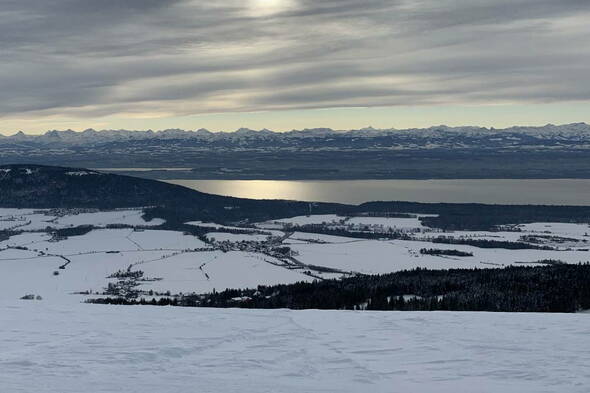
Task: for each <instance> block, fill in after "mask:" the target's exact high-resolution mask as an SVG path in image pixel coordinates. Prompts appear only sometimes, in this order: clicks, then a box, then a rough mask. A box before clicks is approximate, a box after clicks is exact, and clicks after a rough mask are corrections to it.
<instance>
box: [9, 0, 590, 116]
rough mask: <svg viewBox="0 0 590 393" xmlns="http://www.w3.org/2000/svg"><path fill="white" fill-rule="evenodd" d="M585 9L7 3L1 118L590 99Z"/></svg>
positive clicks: (487, 0) (516, 3) (415, 3)
mask: <svg viewBox="0 0 590 393" xmlns="http://www.w3.org/2000/svg"><path fill="white" fill-rule="evenodd" d="M589 20H590V1H588V0H408V1H406V0H390V1H386V0H366V1H359V0H340V1H336V0H321V1H318V0H236V1H234V0H229V1H227V0H224V1H203V0H198V1H188V0H186V1H185V0H168V1H166V0H125V1H120V0H101V1H80V0H52V1H47V0H3V1H2V6H1V7H0V50H1V57H0V86H1V87H2V88H1V89H0V115H2V116H16V115H18V116H52V115H67V116H73V117H82V118H95V117H97V116H106V115H122V116H138V117H150V116H154V117H157V116H184V115H189V114H197V113H211V112H235V111H259V110H275V109H303V108H330V107H347V106H387V105H401V104H404V105H407V104H410V105H429V104H456V103H459V104H463V103H536V102H564V101H573V100H590V78H589V77H588V72H589V69H590V67H589V65H590V24H589V23H588V21H589Z"/></svg>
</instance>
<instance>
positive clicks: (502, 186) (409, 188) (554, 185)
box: [163, 179, 590, 205]
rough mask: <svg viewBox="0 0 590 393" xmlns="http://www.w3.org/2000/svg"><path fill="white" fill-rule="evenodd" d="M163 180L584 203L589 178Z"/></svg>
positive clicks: (213, 187) (303, 194)
mask: <svg viewBox="0 0 590 393" xmlns="http://www.w3.org/2000/svg"><path fill="white" fill-rule="evenodd" d="M163 181H166V182H169V183H173V184H180V185H182V186H185V187H189V188H192V189H195V190H199V191H203V192H207V193H211V194H219V195H229V196H235V197H240V198H254V199H292V200H299V201H317V202H340V203H351V204H358V203H363V202H368V201H378V200H381V201H411V202H455V203H469V202H473V203H496V204H550V205H590V179H525V180H523V179H459V180H325V181H298V180H294V181H291V180H163Z"/></svg>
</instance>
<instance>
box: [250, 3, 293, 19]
mask: <svg viewBox="0 0 590 393" xmlns="http://www.w3.org/2000/svg"><path fill="white" fill-rule="evenodd" d="M247 1H248V14H249V15H250V16H252V17H265V16H270V15H274V14H278V13H281V12H285V11H289V10H292V9H295V7H296V5H297V3H296V1H295V0H247Z"/></svg>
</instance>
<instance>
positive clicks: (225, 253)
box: [0, 209, 590, 303]
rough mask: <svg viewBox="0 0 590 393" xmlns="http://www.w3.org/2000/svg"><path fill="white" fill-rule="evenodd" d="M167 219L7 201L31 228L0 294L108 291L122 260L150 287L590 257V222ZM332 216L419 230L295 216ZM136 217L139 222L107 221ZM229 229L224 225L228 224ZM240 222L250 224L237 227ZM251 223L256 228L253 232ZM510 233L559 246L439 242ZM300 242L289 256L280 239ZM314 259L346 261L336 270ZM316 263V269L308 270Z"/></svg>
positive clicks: (1, 258)
mask: <svg viewBox="0 0 590 393" xmlns="http://www.w3.org/2000/svg"><path fill="white" fill-rule="evenodd" d="M159 223H162V220H157V219H156V220H152V221H150V222H146V221H145V220H144V219H143V218H142V211H141V209H127V210H114V211H86V210H73V211H64V210H31V209H0V230H12V231H17V232H18V231H21V232H20V233H17V234H13V235H12V236H11V237H10V238H9V239H4V240H1V241H0V300H2V299H5V300H8V299H18V298H20V297H21V296H24V295H26V294H35V295H40V296H42V297H43V299H44V300H45V301H54V302H68V303H76V302H79V301H81V300H83V299H84V298H85V295H81V294H76V295H73V294H72V293H74V292H89V293H91V294H92V296H96V293H97V292H98V293H101V292H104V289H105V288H106V287H107V285H108V284H109V282H114V281H116V279H114V278H108V276H110V275H112V274H113V273H115V272H117V271H119V270H127V269H130V270H131V271H136V270H141V271H143V272H144V278H147V279H148V280H145V281H141V282H140V286H139V289H140V290H143V291H150V290H152V291H154V292H159V293H162V292H168V291H169V292H170V293H172V294H176V293H179V292H182V293H187V292H197V293H204V292H210V291H213V290H217V291H221V290H224V289H227V288H246V287H250V288H251V287H256V286H257V285H272V284H280V283H293V282H297V281H310V280H313V279H315V278H317V277H323V278H335V277H340V276H342V275H343V274H350V273H365V274H381V273H390V272H395V271H400V270H405V269H413V268H416V267H423V268H433V269H447V268H472V267H478V268H490V267H501V266H507V265H510V264H531V263H535V262H538V261H539V260H560V261H563V262H567V263H579V262H587V261H590V251H587V250H588V248H589V246H588V243H589V240H590V237H589V236H588V229H589V227H588V225H587V224H567V223H534V224H523V225H518V226H517V228H518V230H519V231H498V232H481V231H480V232H471V231H457V232H445V233H441V232H440V231H438V230H432V229H430V228H427V227H425V226H423V225H422V224H421V223H420V221H419V218H417V217H416V218H397V217H339V216H336V215H321V216H309V217H308V216H301V217H294V218H289V219H284V220H275V221H273V222H267V223H260V224H258V228H272V229H263V230H261V229H256V228H242V227H232V226H223V225H219V224H215V223H202V222H192V223H191V224H193V225H198V226H200V227H207V228H210V232H209V233H207V234H206V235H205V236H204V237H202V238H201V239H199V238H198V237H196V236H193V235H190V234H184V233H182V232H177V231H170V230H159V229H155V228H153V229H152V228H151V227H152V226H155V225H157V224H159ZM310 223H315V224H318V223H325V224H326V225H329V226H332V227H336V228H346V229H347V230H351V231H355V230H357V231H358V230H374V231H377V232H379V231H388V230H390V229H391V230H397V231H402V232H404V233H406V234H407V235H408V236H410V237H411V238H412V239H413V240H365V239H357V238H351V237H345V236H332V235H324V234H315V233H305V232H292V229H291V226H290V225H289V224H300V225H304V224H310ZM109 224H126V225H128V226H132V227H134V228H107V225H109ZM80 225H93V226H94V227H95V229H93V230H92V231H90V232H88V233H86V234H83V235H79V236H70V237H68V238H59V237H57V238H56V237H55V236H53V235H52V232H51V230H47V229H46V228H47V227H51V228H54V229H60V228H71V227H76V226H80ZM222 230H223V232H220V231H222ZM231 231H237V232H244V231H246V233H228V232H231ZM250 232H251V233H250ZM441 235H444V236H447V237H452V238H456V239H471V240H478V239H487V240H496V241H498V240H501V241H509V242H517V241H522V236H533V237H536V238H537V239H540V240H539V241H542V242H543V244H544V245H550V246H553V247H556V249H558V250H532V249H529V250H507V249H503V248H478V247H473V246H468V245H456V244H453V245H450V244H440V243H437V244H434V243H432V242H429V241H428V239H429V238H432V237H437V236H441ZM285 246H287V247H288V248H289V249H290V254H289V255H288V256H286V257H284V256H282V255H281V254H277V253H276V252H275V251H274V249H275V248H276V247H282V248H285ZM423 248H426V249H429V248H435V249H438V250H459V251H464V252H467V253H471V254H473V255H472V256H464V257H457V256H444V255H426V254H422V253H421V252H420V250H421V249H423ZM314 266H320V267H326V268H330V269H336V270H335V271H333V272H327V271H324V270H322V269H317V270H314ZM310 270H312V271H313V274H312V275H311V276H310V275H308V274H305V272H306V271H310Z"/></svg>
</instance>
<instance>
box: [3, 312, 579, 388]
mask: <svg viewBox="0 0 590 393" xmlns="http://www.w3.org/2000/svg"><path fill="white" fill-rule="evenodd" d="M0 315H2V323H1V324H0V347H1V348H2V350H1V351H0V391H1V392H11V393H17V392H27V393H29V392H44V393H45V392H47V393H78V392H86V393H98V392H115V391H121V392H128V393H132V392H137V393H140V392H141V393H152V392H153V393H161V392H177V393H185V392H186V393H188V392H191V393H192V392H240V393H248V392H257V393H259V392H404V393H407V392H449V393H451V392H452V393H455V392H502V393H504V392H515V393H522V392H536V393H537V392H587V391H588V386H589V384H590V371H589V369H588V367H587V366H588V364H590V340H588V337H589V335H590V323H588V321H589V320H588V318H589V317H590V316H589V315H587V314H503V313H496V314H494V313H467V312H464V313H454V312H444V313H439V312H431V313H422V312H346V311H288V310H272V311H271V310H235V309H194V308H168V307H150V306H145V307H132V306H98V305H84V304H78V305H72V304H70V305H54V304H48V303H44V302H18V301H11V302H0Z"/></svg>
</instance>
